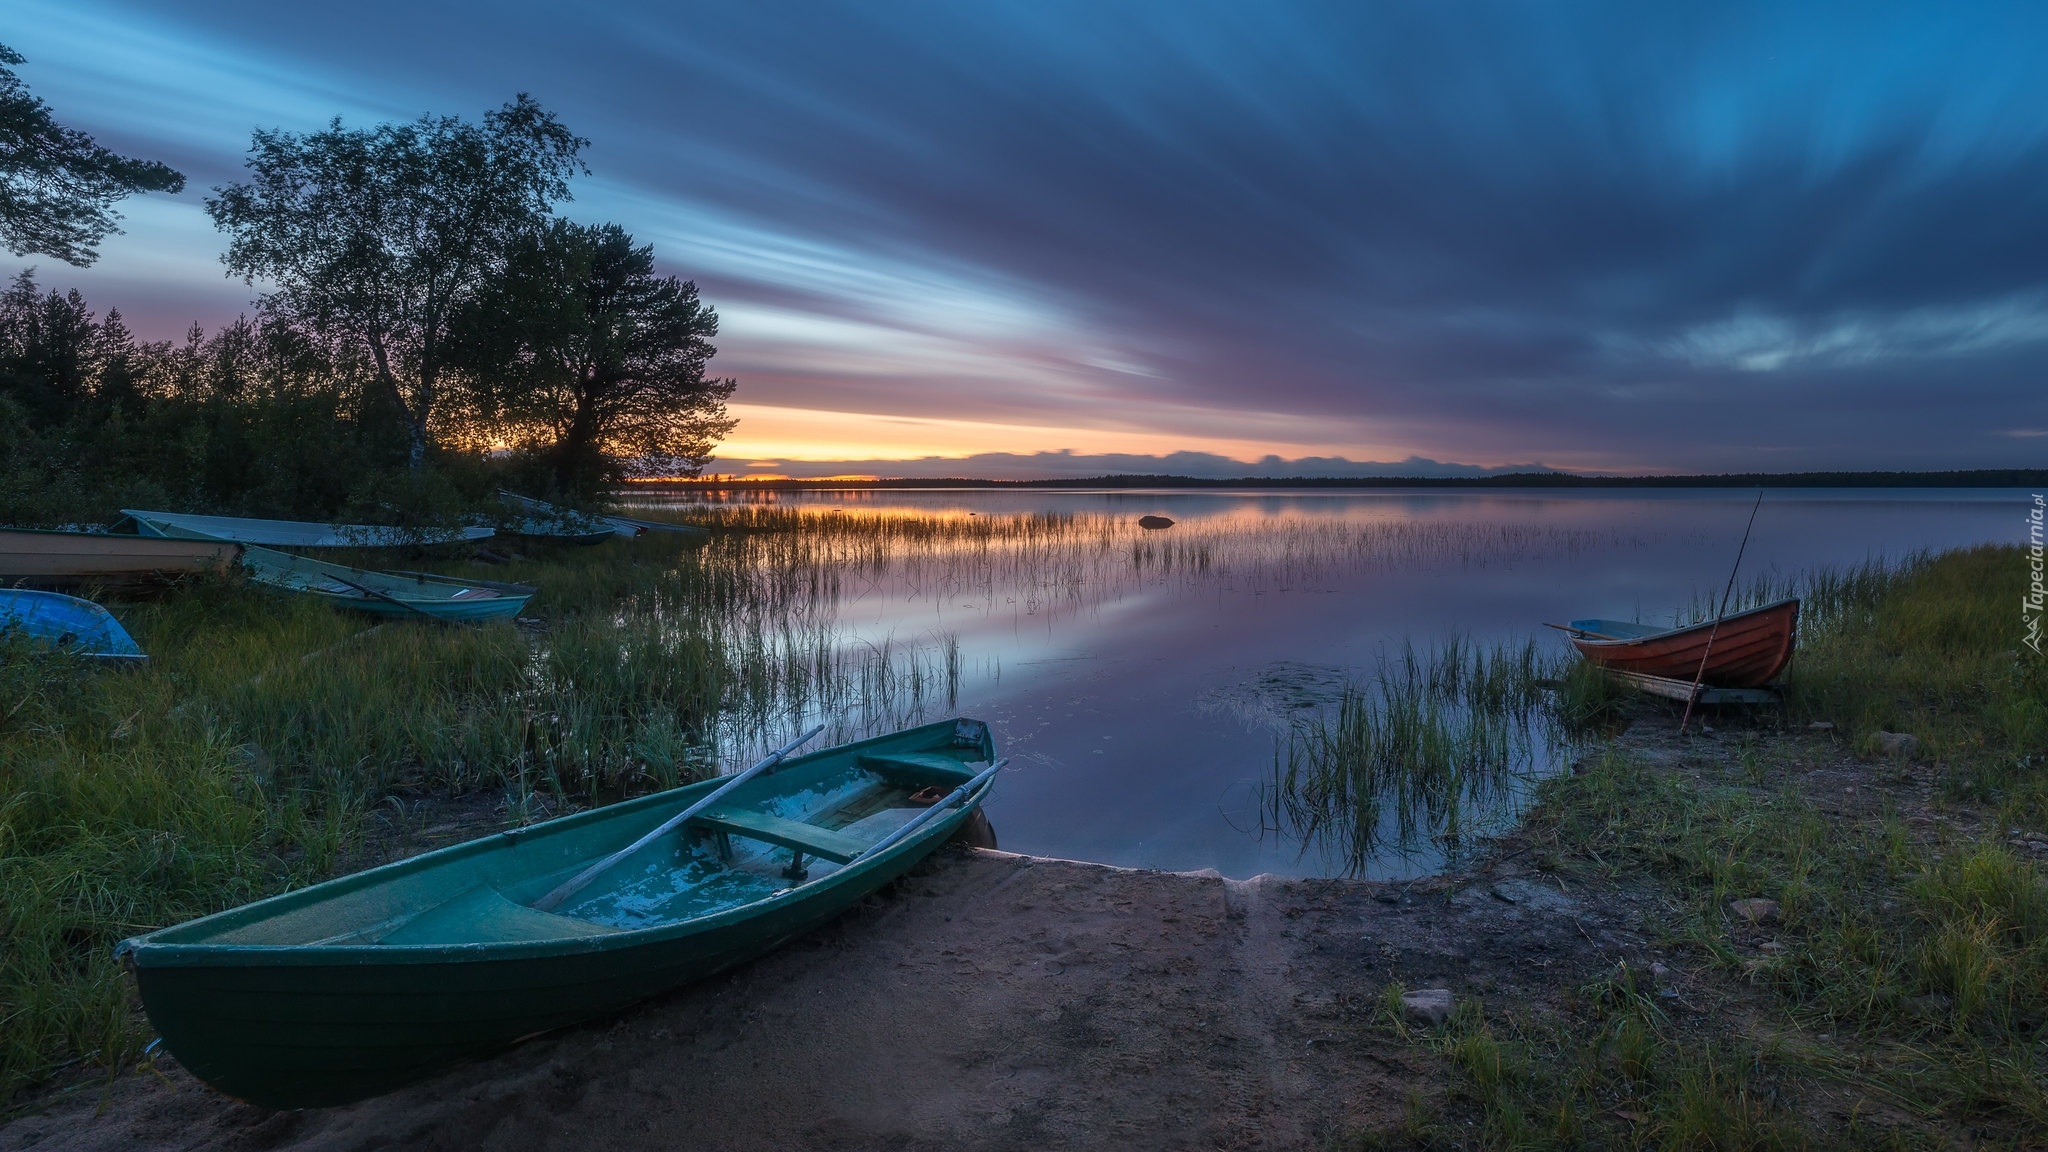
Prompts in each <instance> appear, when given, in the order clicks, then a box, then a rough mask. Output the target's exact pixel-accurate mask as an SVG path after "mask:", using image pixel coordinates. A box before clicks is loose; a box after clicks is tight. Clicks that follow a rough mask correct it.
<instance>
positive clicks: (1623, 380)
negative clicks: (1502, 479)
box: [0, 0, 2048, 477]
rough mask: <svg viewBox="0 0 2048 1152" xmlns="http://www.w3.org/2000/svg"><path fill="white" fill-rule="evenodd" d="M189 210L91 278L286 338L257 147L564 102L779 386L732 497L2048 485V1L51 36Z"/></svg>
mask: <svg viewBox="0 0 2048 1152" xmlns="http://www.w3.org/2000/svg"><path fill="white" fill-rule="evenodd" d="M0 42H4V43H7V44H9V45H11V46H12V47H14V48H15V49H16V50H17V51H19V52H21V53H22V54H23V55H24V56H26V57H27V58H28V63H27V64H26V65H24V66H22V67H20V68H18V69H17V72H18V73H19V74H20V75H21V76H22V78H23V80H24V81H25V82H26V83H27V84H28V85H29V86H30V89H31V91H33V92H34V93H35V94H37V95H39V96H41V97H43V98H44V99H46V100H47V101H49V103H50V104H51V105H52V106H53V107H54V108H55V110H56V112H57V115H58V117H59V119H60V120H62V121H64V122H65V123H67V124H70V125H71V126H73V127H77V128H81V129H83V130H86V131H88V132H91V133H93V134H94V135H95V136H97V137H98V138H99V139H100V140H101V141H102V142H103V143H106V144H108V145H110V146H112V147H115V148H117V149H119V150H121V151H123V152H126V153H129V154H132V155H139V156H144V157H148V158H151V159H160V160H163V161H166V162H168V163H170V164H172V165H174V166H175V167H177V168H179V169H180V170H181V171H183V172H185V174H186V175H187V177H188V180H189V184H188V187H187V190H186V191H185V193H184V194H182V195H180V196H176V197H164V196H150V197H141V198H135V199H131V200H129V201H127V202H125V203H124V205H123V212H124V213H125V216H126V219H125V222H124V227H125V234H123V235H121V236H117V237H113V238H111V239H110V240H109V241H108V242H107V243H106V244H105V245H104V246H103V249H102V251H103V255H102V257H101V259H100V261H99V263H98V264H97V265H95V266H94V267H92V268H90V269H85V270H80V269H74V268H70V267H68V266H65V265H63V264H61V263H58V262H56V261H54V260H51V259H46V258H45V259H35V260H30V261H22V260H16V259H13V258H11V257H10V258H6V259H4V260H0V269H4V270H5V271H6V272H7V273H8V274H10V275H11V274H12V273H13V272H14V271H15V270H17V269H19V268H20V267H22V266H23V265H25V264H32V265H33V266H34V267H36V269H37V275H38V278H39V280H40V281H41V282H42V283H44V284H46V285H49V286H52V287H58V288H64V289H68V288H72V287H76V288H79V289H80V290H82V291H83V292H84V293H85V294H86V296H87V298H88V300H89V301H90V302H91V303H92V304H93V305H94V306H95V307H97V308H102V309H104V308H107V307H118V308H119V309H120V310H121V312H122V313H123V315H124V316H125V317H127V319H128V321H129V323H130V325H131V326H132V327H134V328H135V329H137V330H138V331H139V332H141V333H143V334H145V335H148V336H151V337H153V338H168V337H175V336H181V335H182V334H183V332H184V331H185V329H186V328H187V327H189V326H190V325H191V324H193V323H195V322H197V323H199V324H202V325H204V326H206V327H208V328H211V327H213V326H216V325H218V324H220V323H222V322H223V321H225V320H230V319H232V318H233V317H234V316H235V315H236V314H237V313H240V312H244V311H249V310H250V309H251V303H250V300H251V296H252V290H251V289H250V288H249V287H248V286H247V285H244V284H242V283H241V282H240V281H237V280H231V279H229V278H227V277H226V276H225V274H224V271H223V269H222V267H221V265H220V263H219V254H220V251H221V249H222V248H223V246H224V245H223V242H222V238H221V236H220V235H219V234H218V233H216V232H215V231H214V230H213V228H212V226H211V224H210V223H209V221H208V220H207V218H206V215H205V212H204V207H203V202H204V198H205V196H206V195H207V194H208V190H209V189H211V188H213V187H215V186H218V185H220V184H223V183H225V182H228V181H231V180H234V179H236V178H238V176H239V175H240V173H241V167H240V166H241V162H242V157H243V154H244V152H245V150H246V148H247V147H248V143H249V135H250V132H251V131H252V129H255V128H257V127H264V128H284V129H287V130H292V131H307V130H313V129H317V128H319V127H321V126H323V125H324V124H325V123H326V121H327V120H328V119H330V118H331V117H334V116H340V117H342V118H343V120H344V121H345V122H347V123H350V124H355V125H366V124H370V123H375V122H377V121H382V120H394V119H410V118H413V117H416V116H419V115H421V114H425V113H429V112H431V113H437V114H445V113H456V114H460V115H463V116H465V117H469V118H475V117H477V116H479V115H481V114H482V113H483V112H484V111H486V110H488V109H490V108H493V107H496V106H497V105H499V104H502V103H503V102H504V101H506V100H507V99H509V98H510V97H511V96H512V95H513V94H514V93H517V92H529V93H531V94H532V95H533V96H534V97H536V98H537V99H539V100H540V101H541V102H542V103H543V104H544V105H545V106H547V107H548V108H549V109H551V110H553V111H555V112H556V113H557V114H558V115H559V116H560V117H561V118H562V119H563V120H564V121H565V122H566V123H567V124H568V125H569V126H570V127H571V128H572V129H574V130H575V131H577V132H578V133H580V134H581V135H583V136H585V137H588V138H589V139H590V141H591V146H590V148H589V150H588V153H587V155H586V160H587V162H588V164H589V166H590V169H591V174H590V175H589V176H588V177H585V178H582V179H579V180H578V181H577V182H576V184H575V198H574V199H573V201H571V202H568V203H565V204H564V205H562V206H561V211H562V213H563V214H564V215H566V216H569V217H571V218H573V219H577V220H583V221H600V220H603V221H613V222H617V223H619V224H621V225H623V226H625V227H626V229H627V230H628V231H630V232H632V233H633V234H634V235H635V236H636V237H637V238H638V239H639V240H640V241H641V242H645V243H652V244H653V245H654V249H655V253H656V257H657V260H658V262H659V265H660V266H661V268H662V269H663V270H664V271H665V272H669V273H673V274H676V275H680V276H683V277H685V278H688V279H691V280H694V281H696V282H697V284H698V285H699V287H700V289H701V290H702V292H703V294H704V296H705V297H706V298H707V299H708V300H709V301H710V302H711V303H712V304H713V305H714V306H715V307H716V308H717V310H718V312H719V315H720V317H721V333H720V338H719V340H718V341H717V343H718V347H719V354H718V356H717V358H716V359H715V360H714V361H713V369H714V371H715V372H717V373H718V374H720V375H728V376H731V377H734V378H736V379H737V380H738V381H739V390H738V392H737V393H736V396H735V403H734V405H733V411H734V414H735V415H738V416H739V417H740V418H741V423H740V426H739V428H738V430H737V432H736V433H735V434H734V435H733V436H732V438H731V439H730V440H729V441H727V443H726V444H725V445H724V446H723V448H722V449H721V452H720V458H719V460H718V462H717V463H715V464H714V465H713V469H714V470H715V471H719V472H737V473H754V474H789V475H836V474H874V475H926V476H930V475H984V476H1007V477H1026V476H1054V475H1092V474H1097V473H1101V472H1177V473H1181V474H1195V475H1212V476H1234V475H1293V474H1303V475H1344V474H1371V473H1374V472H1378V473H1401V474H1457V473H1471V472H1479V471H1486V470H1502V469H1514V468H1521V467H1529V466H1537V465H1541V466H1547V467H1555V468H1566V469H1575V470H1586V471H1604V472H1665V473H1669V472H1725V471H1798V470H1808V469H1945V468H1969V467H2042V466H2048V7H2043V6H2042V5H2040V4H2038V3H2034V4H2012V5H2004V6H2001V5H1998V4H1989V3H1984V4H1972V5H1967V6H1954V5H1914V6H1905V5H1900V6H1890V5H1885V4H1878V3H1857V4H1843V5H1833V6H1830V5H1825V4H1783V3H1760V4H1748V5H1745V4H1737V3H1713V4H1705V3H1701V4H1647V5H1646V4H1639V3H1638V4H1611V5H1603V4H1593V3H1587V4H1573V5H1552V4H1531V3H1526V2H1515V3H1497V4H1485V3H1441V2H1426V3H1425V2H1406V3H1404V2H1400V0H1387V2H1384V3H1375V4H1357V3H1332V4H1301V3H1277V2H1273V0H1262V2H1258V3H1237V4H1209V3H1202V2H1200V0H1160V2H1153V3H1148V2H1143V0H1119V2H1117V3H1111V4H1104V3H1101V2H1100V0H1028V2H1021V3H999V2H996V0H976V2H975V3H971V4H961V3H956V2H932V3H924V2H914V0H892V2H891V3H887V4H874V3H860V4H826V3H809V2H806V3H795V2H788V3H757V4H731V3H719V4H699V3H672V2H671V3H648V4H634V3H611V4H597V3H586V4H580V5H562V4H549V5H517V4H491V5H482V4H476V5H469V4H458V3H428V2H422V0H409V2H407V3H403V4H397V3H386V2H385V0H354V2H352V3H350V4H347V5H317V6H315V5H279V4H276V3H275V2H274V0H265V2H263V3H254V2H242V0H210V2H206V3H191V2H185V0H152V2H151V3H148V4H122V3H108V2H103V0H62V2H61V3H58V2H50V0H10V3H9V4H8V6H7V8H6V10H5V14H4V15H0Z"/></svg>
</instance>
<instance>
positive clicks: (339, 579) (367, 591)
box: [328, 576, 449, 624]
mask: <svg viewBox="0 0 2048 1152" xmlns="http://www.w3.org/2000/svg"><path fill="white" fill-rule="evenodd" d="M328 579H330V580H332V581H334V582H335V583H336V584H346V585H348V586H349V587H351V588H353V589H355V590H356V591H358V592H361V593H362V594H363V595H365V596H375V597H376V598H377V599H379V600H383V601H385V602H386V603H390V604H396V605H398V606H399V607H400V608H404V609H406V610H407V611H410V612H417V613H419V614H420V615H422V616H425V617H426V618H427V619H429V620H432V621H433V622H434V623H436V624H447V623H449V621H447V620H443V619H441V618H440V617H439V616H436V615H434V614H433V613H432V612H429V611H427V610H426V609H425V608H422V607H420V606H419V605H417V604H411V603H408V602H406V601H404V600H400V599H399V598H398V597H396V596H387V595H385V594H384V593H382V592H379V591H377V590H376V589H375V588H371V587H369V586H368V585H364V584H358V583H356V582H355V581H353V580H350V579H349V578H348V577H346V576H330V577H328Z"/></svg>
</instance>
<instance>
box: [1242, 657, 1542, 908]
mask: <svg viewBox="0 0 2048 1152" xmlns="http://www.w3.org/2000/svg"><path fill="white" fill-rule="evenodd" d="M1556 664H1557V662H1556V661H1555V660H1554V659H1552V658H1548V657H1545V656H1544V655H1543V654H1542V653H1541V652H1540V651H1539V650H1538V648H1537V646H1536V643H1535V642H1534V641H1533V640H1530V641H1523V642H1520V643H1501V644H1496V645H1493V646H1490V647H1489V646H1483V645H1480V644H1476V643H1473V642H1471V641H1468V640H1464V639H1461V638H1453V639H1451V640H1448V641H1445V642H1443V643H1440V644H1438V645H1436V646H1434V647H1432V648H1427V649H1418V648H1416V647H1415V646H1414V645H1413V644H1412V643H1411V644H1408V645H1404V646H1403V648H1402V650H1401V652H1400V654H1399V655H1398V656H1394V657H1390V658H1387V659H1384V660H1382V661H1381V663H1380V666H1379V668H1378V670H1377V672H1376V673H1375V674H1374V675H1373V676H1372V677H1371V678H1370V679H1368V680H1365V681H1363V682H1352V683H1350V684H1347V685H1346V686H1345V687H1344V689H1343V692H1342V695H1341V697H1340V698H1339V700H1338V701H1337V703H1336V706H1335V709H1334V711H1332V710H1328V709H1325V710H1322V711H1319V712H1315V713H1312V714H1311V715H1310V716H1309V717H1307V718H1306V719H1303V720H1299V721H1297V722H1295V723H1293V724H1292V725H1290V727H1289V730H1288V732H1287V733H1286V735H1285V737H1284V738H1283V741H1282V746H1281V749H1280V750H1279V751H1278V752H1276V755H1275V763H1274V775H1273V780H1272V782H1271V784H1270V785H1269V786H1268V787H1267V788H1266V790H1265V808H1266V812H1267V819H1268V822H1269V826H1270V827H1271V828H1272V829H1273V830H1274V831H1276V832H1279V833H1282V834H1284V835H1287V836H1290V837H1292V838H1295V839H1297V840H1299V842H1300V843H1301V844H1302V848H1303V851H1304V852H1308V851H1320V852H1322V853H1324V854H1325V855H1326V856H1327V857H1328V858H1330V859H1331V860H1332V862H1333V863H1335V864H1336V865H1337V866H1338V867H1339V868H1341V870H1343V871H1345V872H1347V873H1350V874H1363V873H1366V872H1368V871H1371V870H1373V869H1375V868H1376V867H1379V866H1381V865H1384V864H1387V863H1389V862H1390V861H1392V860H1394V859H1398V858H1401V857H1409V856H1414V855H1416V854H1421V853H1433V854H1440V855H1442V856H1444V857H1446V858H1455V857H1456V856H1457V854H1458V853H1459V852H1460V851H1461V849H1462V848H1463V847H1465V846H1466V845H1467V844H1468V843H1469V842H1470V841H1471V840H1472V839H1473V838H1474V837H1475V836H1478V835H1483V834H1484V833H1485V832H1486V831H1487V830H1488V829H1490V828H1492V827H1493V826H1495V825H1497V824H1498V823H1500V822H1501V821H1502V820H1505V819H1510V818H1512V816H1513V808H1514V805H1513V801H1514V799H1515V797H1516V796H1517V795H1519V794H1520V792H1521V791H1523V790H1524V789H1525V786H1526V784H1527V783H1528V781H1529V780H1530V778H1532V776H1533V775H1534V774H1535V773H1537V772H1538V771H1539V769H1540V768H1541V767H1542V766H1543V765H1544V764H1546V763H1547V762H1548V756H1547V755H1546V753H1547V752H1548V750H1549V749H1550V747H1551V745H1552V744H1553V743H1554V741H1555V739H1556V736H1557V733H1558V731H1559V729H1558V728H1557V726H1556V725H1555V724H1554V723H1553V722H1552V718H1553V715H1554V714H1553V712H1552V711H1551V707H1550V701H1549V699H1548V695H1547V688H1546V686H1547V685H1548V684H1549V683H1550V682H1551V681H1552V680H1553V677H1554V673H1555V672H1556V670H1557V668H1556Z"/></svg>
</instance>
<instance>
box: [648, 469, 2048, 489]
mask: <svg viewBox="0 0 2048 1152" xmlns="http://www.w3.org/2000/svg"><path fill="white" fill-rule="evenodd" d="M635 487H636V488H641V489H643V490H673V491H711V490H720V489H732V490H746V489H753V490H758V491H791V492H795V491H817V492H835V491H862V490H868V489H918V488H925V489H930V488H1055V489H1058V488H1087V489H1099V488H2048V468H1977V469H1967V470H1963V471H1953V472H1732V473H1724V474H1718V475H1711V476H1706V475H1701V476H1581V475H1576V474H1573V473H1569V472H1509V473H1502V474H1499V475H1495V476H1349V477H1324V476H1293V477H1282V478H1275V477H1256V476H1248V477H1240V478H1238V479H1234V480H1210V479H1204V478H1202V477H1197V476H1089V477H1082V478H1078V479H1064V480H980V479H974V478H972V477H954V478H946V479H922V478H900V479H879V480H786V479H785V480H747V479H744V478H739V477H719V476H713V477H707V478H705V479H701V480H661V481H649V482H647V483H645V484H643V485H635Z"/></svg>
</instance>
